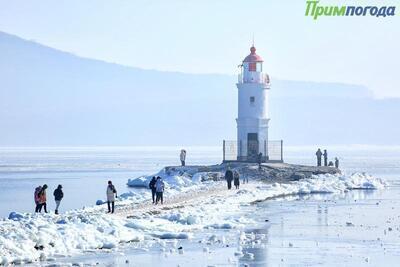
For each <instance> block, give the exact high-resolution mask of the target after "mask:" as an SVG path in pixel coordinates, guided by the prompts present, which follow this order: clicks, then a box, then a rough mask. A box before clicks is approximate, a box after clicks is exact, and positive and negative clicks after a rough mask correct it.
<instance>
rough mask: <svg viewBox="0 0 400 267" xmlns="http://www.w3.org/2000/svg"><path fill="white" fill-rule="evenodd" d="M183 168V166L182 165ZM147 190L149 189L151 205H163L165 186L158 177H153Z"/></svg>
mask: <svg viewBox="0 0 400 267" xmlns="http://www.w3.org/2000/svg"><path fill="white" fill-rule="evenodd" d="M182 166H185V165H182ZM149 188H150V189H151V197H152V199H153V204H155V205H157V204H158V202H160V201H161V205H162V204H164V196H163V195H164V189H165V184H164V181H163V180H162V178H161V177H160V176H157V177H155V176H153V178H152V179H151V181H150V183H149Z"/></svg>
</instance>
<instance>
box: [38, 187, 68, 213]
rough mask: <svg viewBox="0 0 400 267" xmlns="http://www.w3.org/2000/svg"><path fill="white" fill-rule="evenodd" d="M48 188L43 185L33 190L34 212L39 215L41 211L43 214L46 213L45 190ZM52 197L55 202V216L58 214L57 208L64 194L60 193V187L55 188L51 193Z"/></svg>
mask: <svg viewBox="0 0 400 267" xmlns="http://www.w3.org/2000/svg"><path fill="white" fill-rule="evenodd" d="M47 188H48V186H47V184H44V185H43V186H38V187H36V188H35V193H34V200H35V204H36V207H35V212H36V213H40V212H42V209H43V210H44V212H45V213H47V196H46V190H47ZM53 196H54V201H55V202H56V209H55V211H54V212H55V214H58V208H59V207H60V203H61V200H62V199H63V197H64V193H63V191H62V185H60V184H59V185H58V186H57V188H56V189H55V190H54V192H53Z"/></svg>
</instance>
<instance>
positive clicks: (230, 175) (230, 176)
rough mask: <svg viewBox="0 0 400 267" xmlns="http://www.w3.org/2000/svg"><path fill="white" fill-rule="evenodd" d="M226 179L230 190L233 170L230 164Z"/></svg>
mask: <svg viewBox="0 0 400 267" xmlns="http://www.w3.org/2000/svg"><path fill="white" fill-rule="evenodd" d="M225 179H226V182H227V184H228V190H230V189H231V188H232V180H233V172H232V171H231V168H230V167H229V166H228V169H227V170H226V172H225Z"/></svg>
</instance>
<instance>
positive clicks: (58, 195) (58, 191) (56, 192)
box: [53, 184, 64, 214]
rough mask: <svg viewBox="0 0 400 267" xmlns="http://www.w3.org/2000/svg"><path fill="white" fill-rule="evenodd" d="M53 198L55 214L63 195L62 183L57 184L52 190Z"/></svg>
mask: <svg viewBox="0 0 400 267" xmlns="http://www.w3.org/2000/svg"><path fill="white" fill-rule="evenodd" d="M53 196H54V200H55V202H56V210H55V211H54V213H55V214H58V208H59V207H60V203H61V199H63V197H64V193H63V191H62V185H60V184H59V185H58V187H57V189H56V190H54V192H53Z"/></svg>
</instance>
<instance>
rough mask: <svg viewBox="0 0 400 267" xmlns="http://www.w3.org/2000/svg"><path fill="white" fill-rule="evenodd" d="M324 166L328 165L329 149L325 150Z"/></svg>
mask: <svg viewBox="0 0 400 267" xmlns="http://www.w3.org/2000/svg"><path fill="white" fill-rule="evenodd" d="M324 166H328V151H326V149H325V150H324Z"/></svg>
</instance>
